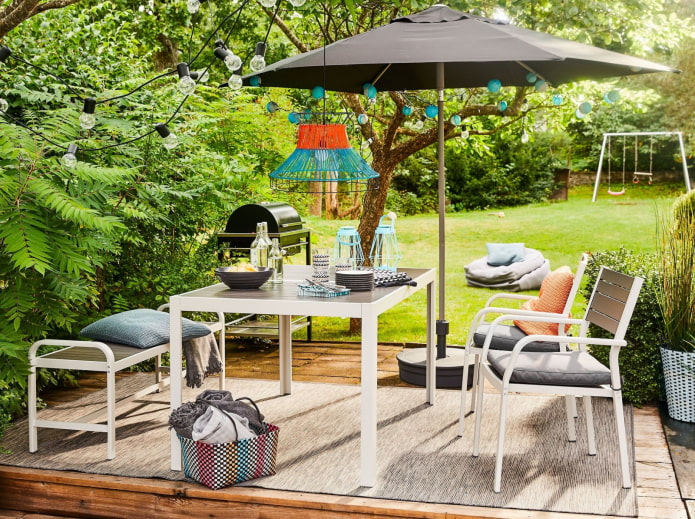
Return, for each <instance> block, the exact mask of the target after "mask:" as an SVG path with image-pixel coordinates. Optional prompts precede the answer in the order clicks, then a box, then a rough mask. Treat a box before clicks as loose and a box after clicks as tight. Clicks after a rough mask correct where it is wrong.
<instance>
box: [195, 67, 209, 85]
mask: <svg viewBox="0 0 695 519" xmlns="http://www.w3.org/2000/svg"><path fill="white" fill-rule="evenodd" d="M191 78H193V79H195V80H196V81H197V82H198V83H207V82H208V80H209V79H210V74H208V71H207V69H205V70H201V71H200V72H191Z"/></svg>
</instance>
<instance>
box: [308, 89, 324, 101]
mask: <svg viewBox="0 0 695 519" xmlns="http://www.w3.org/2000/svg"><path fill="white" fill-rule="evenodd" d="M325 94H326V91H325V90H324V88H323V87H322V86H315V87H314V88H312V89H311V97H313V98H314V99H323V96H324V95H325Z"/></svg>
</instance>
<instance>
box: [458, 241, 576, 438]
mask: <svg viewBox="0 0 695 519" xmlns="http://www.w3.org/2000/svg"><path fill="white" fill-rule="evenodd" d="M588 261H589V258H588V256H587V255H586V254H582V257H581V259H580V260H579V264H578V265H577V270H576V272H575V274H574V279H573V281H572V288H571V289H570V291H569V294H568V296H567V299H566V301H565V304H564V308H563V309H562V313H560V314H552V313H543V312H537V311H534V310H524V309H522V308H505V307H502V306H500V304H499V302H500V301H502V300H509V301H517V302H518V301H523V302H526V301H531V300H533V299H536V296H531V295H524V294H507V293H501V294H495V295H493V296H492V297H490V299H488V300H487V302H486V303H485V306H484V307H483V308H482V309H481V310H480V311H479V312H478V313H477V314H476V315H475V317H474V318H473V321H472V323H471V327H470V331H469V333H468V337H467V339H466V346H465V354H464V362H463V383H462V387H461V411H460V417H459V430H458V435H459V436H462V435H463V426H464V423H463V421H464V418H465V416H466V389H467V388H466V384H467V381H468V370H469V369H470V368H469V359H470V357H469V355H474V360H473V386H472V388H471V408H470V412H473V410H474V409H475V399H476V391H475V389H476V381H477V380H478V369H479V368H478V366H479V362H480V354H481V353H482V351H483V344H484V343H485V340H486V338H487V337H488V335H489V334H490V330H491V329H490V322H489V321H488V320H487V319H488V317H490V316H492V315H500V314H514V315H515V319H516V318H519V317H523V316H525V315H529V316H536V317H537V316H539V315H545V316H547V317H568V316H569V315H570V312H571V310H572V304H573V303H574V299H575V297H576V296H577V292H578V291H579V286H580V285H581V282H582V277H583V276H584V270H585V269H586V265H587V263H588ZM524 320H526V319H524ZM525 336H526V333H525V332H524V331H523V330H521V329H520V328H519V327H518V326H515V325H514V324H509V325H501V324H500V325H497V326H496V328H495V331H494V333H493V334H492V339H491V341H490V346H489V347H490V349H493V350H506V351H510V350H511V349H512V348H513V347H514V345H515V344H516V343H517V342H518V341H519V340H521V339H522V338H524V337H525ZM563 347H564V345H561V344H558V343H555V344H548V343H534V344H531V345H530V346H529V347H528V349H527V351H560V349H561V348H563ZM568 406H569V407H568V412H570V413H571V414H572V415H573V416H574V415H576V410H575V409H574V400H571V401H570V400H569V397H568Z"/></svg>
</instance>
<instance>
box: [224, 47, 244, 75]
mask: <svg viewBox="0 0 695 519" xmlns="http://www.w3.org/2000/svg"><path fill="white" fill-rule="evenodd" d="M224 64H225V65H227V68H228V69H229V70H231V71H232V72H234V71H235V70H239V69H240V68H241V58H240V57H239V56H237V55H236V54H234V53H233V52H232V51H228V54H227V56H226V57H225V58H224Z"/></svg>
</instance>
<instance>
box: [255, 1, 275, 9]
mask: <svg viewBox="0 0 695 519" xmlns="http://www.w3.org/2000/svg"><path fill="white" fill-rule="evenodd" d="M259 2H260V3H261V5H262V6H263V7H267V8H268V9H271V8H273V7H275V4H276V3H277V0H259Z"/></svg>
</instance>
